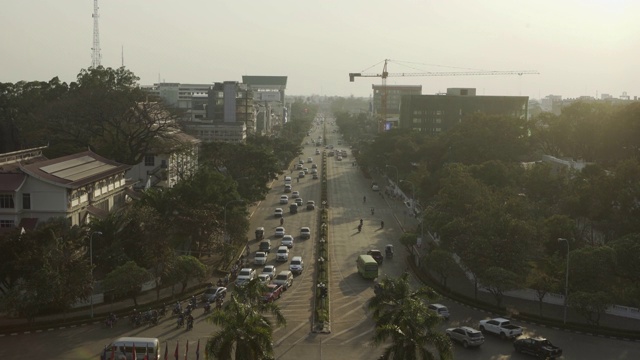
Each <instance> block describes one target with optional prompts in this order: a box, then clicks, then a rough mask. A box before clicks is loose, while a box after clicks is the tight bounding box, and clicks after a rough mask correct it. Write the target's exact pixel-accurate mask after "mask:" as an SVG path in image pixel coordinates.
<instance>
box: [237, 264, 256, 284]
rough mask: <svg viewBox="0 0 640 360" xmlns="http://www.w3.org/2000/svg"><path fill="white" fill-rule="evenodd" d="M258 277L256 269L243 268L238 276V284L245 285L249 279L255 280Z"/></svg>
mask: <svg viewBox="0 0 640 360" xmlns="http://www.w3.org/2000/svg"><path fill="white" fill-rule="evenodd" d="M255 277H256V271H255V270H253V269H252V268H242V269H240V271H239V272H238V277H237V278H236V286H244V285H245V284H246V283H248V282H249V281H251V280H253V279H254V278H255Z"/></svg>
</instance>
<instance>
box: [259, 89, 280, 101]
mask: <svg viewBox="0 0 640 360" xmlns="http://www.w3.org/2000/svg"><path fill="white" fill-rule="evenodd" d="M258 94H259V99H260V101H277V102H279V101H281V100H280V92H278V91H260V92H259V93H258Z"/></svg>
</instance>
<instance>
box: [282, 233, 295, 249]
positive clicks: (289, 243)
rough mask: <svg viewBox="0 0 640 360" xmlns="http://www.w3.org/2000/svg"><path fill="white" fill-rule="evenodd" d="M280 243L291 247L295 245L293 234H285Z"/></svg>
mask: <svg viewBox="0 0 640 360" xmlns="http://www.w3.org/2000/svg"><path fill="white" fill-rule="evenodd" d="M280 245H282V246H286V247H288V248H289V249H291V248H292V247H293V236H291V235H285V236H283V237H282V241H281V242H280Z"/></svg>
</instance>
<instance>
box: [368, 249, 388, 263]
mask: <svg viewBox="0 0 640 360" xmlns="http://www.w3.org/2000/svg"><path fill="white" fill-rule="evenodd" d="M367 255H371V257H372V258H373V260H375V261H376V262H377V263H378V265H382V262H383V261H384V256H382V252H381V251H380V250H375V249H371V250H369V251H367Z"/></svg>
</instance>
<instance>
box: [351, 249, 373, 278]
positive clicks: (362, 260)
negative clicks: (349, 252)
mask: <svg viewBox="0 0 640 360" xmlns="http://www.w3.org/2000/svg"><path fill="white" fill-rule="evenodd" d="M356 264H357V266H358V272H359V273H360V275H362V277H363V278H365V279H375V278H377V277H378V263H377V262H376V261H375V260H374V259H373V257H371V255H360V256H358V260H357V261H356Z"/></svg>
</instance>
